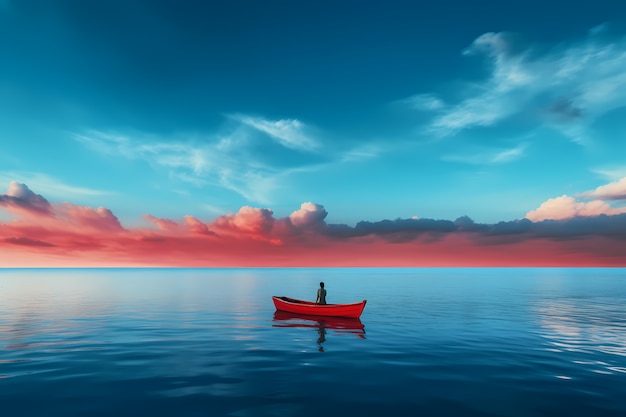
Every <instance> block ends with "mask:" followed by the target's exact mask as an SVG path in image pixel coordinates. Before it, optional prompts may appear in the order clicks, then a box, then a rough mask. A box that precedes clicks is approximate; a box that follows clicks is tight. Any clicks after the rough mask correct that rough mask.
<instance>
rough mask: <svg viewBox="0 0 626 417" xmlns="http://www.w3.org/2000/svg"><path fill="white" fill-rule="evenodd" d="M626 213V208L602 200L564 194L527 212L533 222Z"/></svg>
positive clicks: (528, 217)
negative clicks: (613, 205)
mask: <svg viewBox="0 0 626 417" xmlns="http://www.w3.org/2000/svg"><path fill="white" fill-rule="evenodd" d="M621 213H626V208H613V207H611V206H610V205H608V204H607V203H605V202H603V201H600V200H593V201H589V202H580V201H577V200H576V199H575V198H573V197H569V196H567V195H562V196H560V197H556V198H551V199H549V200H547V201H545V202H543V203H542V204H541V205H540V206H539V208H537V209H535V210H532V211H529V212H528V213H526V218H527V219H528V220H531V221H533V222H539V221H542V220H565V219H572V218H574V217H590V216H599V215H601V214H604V215H608V216H611V215H616V214H621Z"/></svg>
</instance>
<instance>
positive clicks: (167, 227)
mask: <svg viewBox="0 0 626 417" xmlns="http://www.w3.org/2000/svg"><path fill="white" fill-rule="evenodd" d="M143 218H144V219H146V220H147V221H148V222H150V223H152V224H154V225H155V226H156V227H158V228H159V230H163V231H170V232H173V231H178V230H179V229H180V225H179V224H178V223H176V222H175V221H173V220H169V219H159V218H158V217H154V216H153V215H151V214H145V215H144V216H143Z"/></svg>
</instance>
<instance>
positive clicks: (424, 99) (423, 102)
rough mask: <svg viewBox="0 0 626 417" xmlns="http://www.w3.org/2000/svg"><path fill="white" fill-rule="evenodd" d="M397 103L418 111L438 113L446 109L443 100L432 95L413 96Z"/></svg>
mask: <svg viewBox="0 0 626 417" xmlns="http://www.w3.org/2000/svg"><path fill="white" fill-rule="evenodd" d="M399 103H401V104H404V105H406V106H408V107H410V108H412V109H414V110H420V111H438V110H442V109H444V108H445V107H446V104H445V103H444V102H443V100H441V99H440V98H439V97H437V96H435V95H434V94H415V95H414V96H411V97H407V98H405V99H402V100H399Z"/></svg>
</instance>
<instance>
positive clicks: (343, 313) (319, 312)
mask: <svg viewBox="0 0 626 417" xmlns="http://www.w3.org/2000/svg"><path fill="white" fill-rule="evenodd" d="M272 301H273V302H274V306H275V307H276V310H277V311H286V312H288V313H295V314H305V315H313V316H323V317H347V318H353V319H358V318H359V317H361V313H363V309H364V308H365V304H366V303H367V300H363V301H361V302H360V303H353V304H324V305H320V304H315V303H313V302H311V301H304V300H297V299H295V298H290V297H278V296H273V297H272Z"/></svg>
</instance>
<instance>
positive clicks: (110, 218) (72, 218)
mask: <svg viewBox="0 0 626 417" xmlns="http://www.w3.org/2000/svg"><path fill="white" fill-rule="evenodd" d="M54 211H55V213H56V214H57V215H58V216H59V217H62V218H64V219H65V221H69V222H71V223H73V224H75V225H78V226H80V227H83V228H89V229H96V230H104V231H109V232H114V231H116V232H121V231H123V230H124V228H123V227H122V225H121V224H120V221H119V220H118V218H117V217H116V216H115V215H114V214H113V212H111V210H109V209H108V208H105V207H98V208H96V209H94V208H93V207H85V206H76V205H73V204H69V203H62V204H60V205H58V206H55V207H54Z"/></svg>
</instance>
